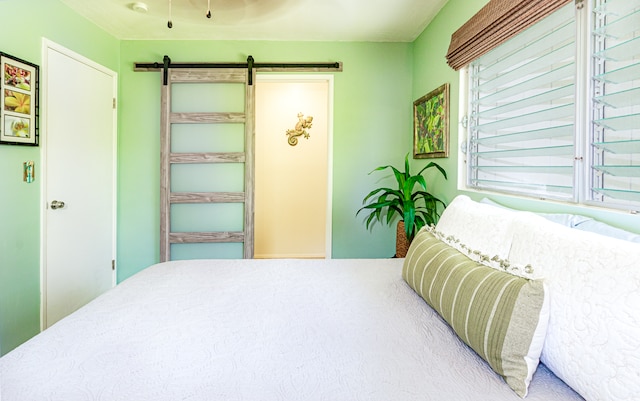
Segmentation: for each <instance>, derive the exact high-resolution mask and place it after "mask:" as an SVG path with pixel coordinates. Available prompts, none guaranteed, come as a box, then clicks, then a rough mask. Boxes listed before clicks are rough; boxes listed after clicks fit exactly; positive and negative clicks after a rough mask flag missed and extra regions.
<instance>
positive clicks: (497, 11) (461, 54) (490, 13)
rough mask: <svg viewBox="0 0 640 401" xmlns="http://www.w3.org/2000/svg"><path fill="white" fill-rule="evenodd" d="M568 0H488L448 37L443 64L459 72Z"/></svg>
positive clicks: (579, 0)
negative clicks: (445, 63)
mask: <svg viewBox="0 0 640 401" xmlns="http://www.w3.org/2000/svg"><path fill="white" fill-rule="evenodd" d="M570 1H571V0H538V1H531V0H491V1H489V3H487V5H486V6H484V7H483V8H482V9H481V10H480V11H478V13H477V14H476V15H474V16H473V17H471V19H470V20H469V21H467V22H466V23H465V24H464V25H462V27H460V29H458V30H457V31H455V32H454V33H453V35H451V44H450V45H449V51H448V52H447V64H449V66H451V68H453V69H454V70H459V69H460V68H462V67H464V66H465V65H467V64H469V63H470V62H472V61H473V60H475V59H477V58H478V57H480V56H482V55H483V54H485V53H487V52H489V51H490V50H492V49H494V48H495V47H497V46H498V45H500V44H502V43H504V42H506V41H507V40H508V39H510V38H512V37H513V36H515V35H517V34H518V33H520V32H522V31H524V30H525V29H527V28H528V27H530V26H531V25H533V24H535V23H536V22H538V21H540V20H541V19H543V18H544V17H546V16H548V15H550V14H551V13H553V12H554V11H556V10H557V9H559V8H560V7H562V6H564V5H565V4H567V3H569V2H570ZM581 1H582V0H577V2H581Z"/></svg>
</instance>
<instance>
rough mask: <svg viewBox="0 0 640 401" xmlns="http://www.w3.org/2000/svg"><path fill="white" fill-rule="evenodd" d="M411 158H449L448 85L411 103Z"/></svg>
mask: <svg viewBox="0 0 640 401" xmlns="http://www.w3.org/2000/svg"><path fill="white" fill-rule="evenodd" d="M413 157H414V159H427V158H435V157H449V84H448V83H446V84H444V85H442V86H440V87H439V88H437V89H434V90H433V91H431V92H429V93H427V94H426V95H424V96H422V97H421V98H420V99H418V100H416V101H415V102H413Z"/></svg>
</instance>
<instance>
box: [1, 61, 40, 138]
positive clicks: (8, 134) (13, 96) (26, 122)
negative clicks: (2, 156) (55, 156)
mask: <svg viewBox="0 0 640 401" xmlns="http://www.w3.org/2000/svg"><path fill="white" fill-rule="evenodd" d="M0 69H1V70H2V81H0V94H1V95H2V96H0V145H26V146H38V139H39V133H38V117H39V116H38V97H39V96H38V90H39V88H38V66H37V65H35V64H32V63H29V62H27V61H24V60H20V59H19V58H16V57H13V56H10V55H8V54H5V53H2V52H0Z"/></svg>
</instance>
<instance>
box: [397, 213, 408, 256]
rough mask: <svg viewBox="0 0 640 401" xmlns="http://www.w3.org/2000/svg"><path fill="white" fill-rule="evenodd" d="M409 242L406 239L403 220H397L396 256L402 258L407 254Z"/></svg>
mask: <svg viewBox="0 0 640 401" xmlns="http://www.w3.org/2000/svg"><path fill="white" fill-rule="evenodd" d="M409 245H411V242H409V240H408V239H407V233H406V231H405V229H404V221H402V220H401V221H399V222H398V225H397V226H396V258H404V257H405V256H407V251H408V250H409Z"/></svg>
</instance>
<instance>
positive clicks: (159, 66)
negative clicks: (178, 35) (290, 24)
mask: <svg viewBox="0 0 640 401" xmlns="http://www.w3.org/2000/svg"><path fill="white" fill-rule="evenodd" d="M169 68H246V69H248V70H249V71H251V70H253V69H254V68H255V69H256V71H257V72H284V71H288V72H340V71H342V62H331V63H256V62H255V60H254V58H253V56H251V55H249V57H247V62H246V63H174V62H172V61H171V58H170V57H169V56H167V55H165V56H164V57H163V59H162V62H160V63H159V62H153V63H135V64H134V71H158V70H162V72H163V83H164V85H167V82H168V76H169ZM248 76H249V82H248V84H249V85H253V76H252V74H251V73H249V75H248Z"/></svg>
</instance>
